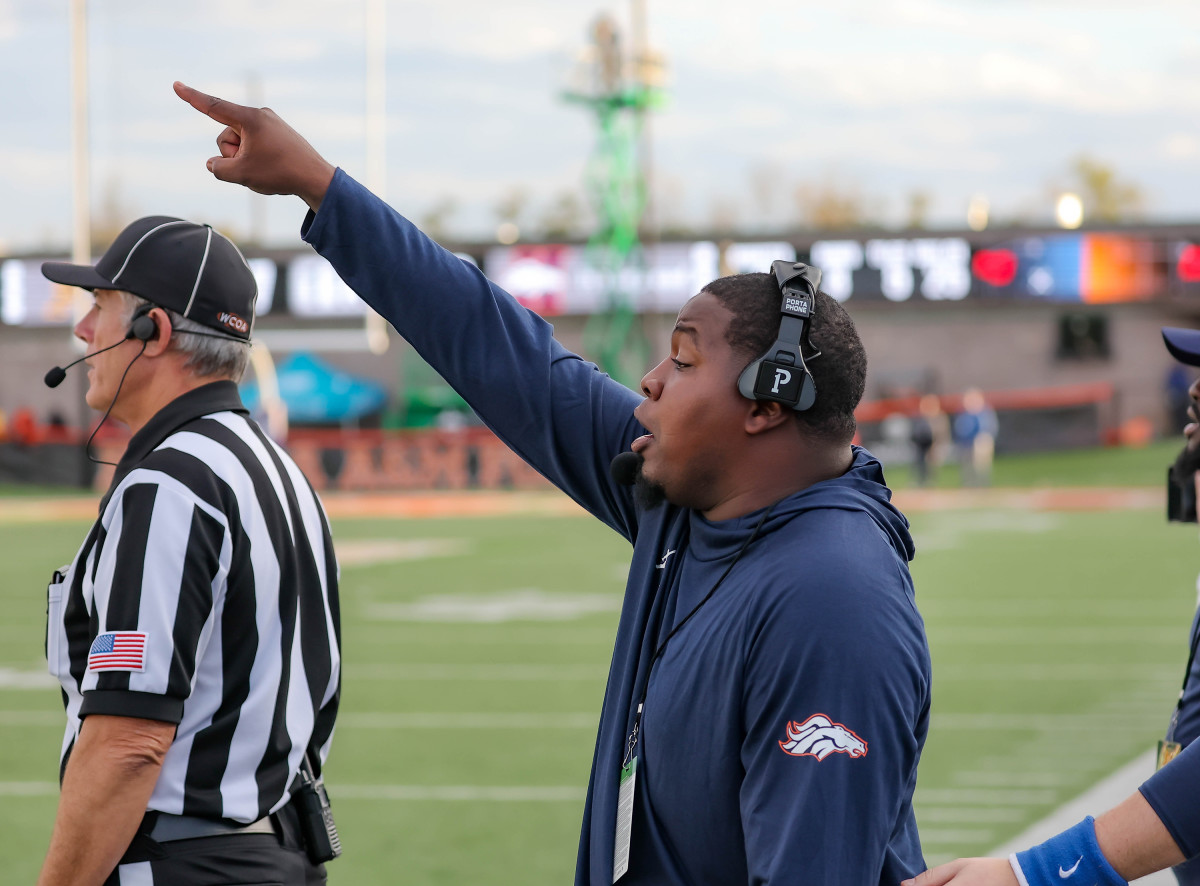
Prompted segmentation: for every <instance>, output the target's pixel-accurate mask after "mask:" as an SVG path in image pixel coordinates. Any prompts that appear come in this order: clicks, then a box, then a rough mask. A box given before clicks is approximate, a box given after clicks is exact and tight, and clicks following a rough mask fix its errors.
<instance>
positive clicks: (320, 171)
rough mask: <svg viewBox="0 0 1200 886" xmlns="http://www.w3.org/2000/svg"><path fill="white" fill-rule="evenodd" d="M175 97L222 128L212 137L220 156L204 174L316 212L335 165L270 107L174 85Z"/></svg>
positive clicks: (177, 83)
mask: <svg viewBox="0 0 1200 886" xmlns="http://www.w3.org/2000/svg"><path fill="white" fill-rule="evenodd" d="M174 89H175V94H176V95H178V96H179V97H180V98H181V99H183V100H184V101H185V102H187V103H188V104H189V105H191V106H192V107H193V108H195V109H196V110H197V111H199V112H200V113H202V114H205V115H206V116H208V117H210V118H212V119H213V120H215V121H217V122H218V123H222V124H224V126H225V128H224V129H223V130H222V131H221V134H220V135H218V136H217V150H218V151H220V156H218V157H210V158H209V159H208V163H207V166H208V171H209V172H211V173H212V174H213V176H214V177H216V178H217V179H219V180H221V181H227V182H232V183H234V184H238V185H243V186H245V187H247V188H249V189H250V190H252V191H254V192H256V193H259V194H295V195H296V196H298V197H300V198H301V199H302V200H303V201H304V202H305V203H307V204H308V205H309V207H310V208H311V209H312V210H313V212H316V211H317V209H318V208H319V207H320V205H321V201H322V200H323V199H324V197H325V192H326V190H328V188H329V183H330V182H331V181H332V180H333V174H334V171H335V169H334V167H333V165H331V164H330V163H329V162H328V161H326V160H325V158H324V157H322V156H321V155H320V154H319V153H317V151H316V149H315V148H313V146H312V145H310V144H309V143H308V142H307V141H306V140H305V139H304V137H303V136H302V135H300V133H298V132H297V131H296V130H294V129H293V128H292V127H291V126H289V125H288V124H287V123H286V122H285V121H284V120H283V119H281V118H280V117H279V115H278V114H276V113H275V112H274V111H272V110H271V109H270V108H250V107H246V106H245V105H239V104H235V103H234V102H231V101H226V100H225V99H221V98H217V97H216V96H213V95H208V94H206V93H203V92H200V90H198V89H193V88H192V87H190V86H185V85H184V84H183V83H180V82H178V81H176V82H175V84H174Z"/></svg>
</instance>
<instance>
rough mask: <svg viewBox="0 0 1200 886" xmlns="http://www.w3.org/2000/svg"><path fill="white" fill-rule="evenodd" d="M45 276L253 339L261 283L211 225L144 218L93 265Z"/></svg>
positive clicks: (51, 266) (50, 269)
mask: <svg viewBox="0 0 1200 886" xmlns="http://www.w3.org/2000/svg"><path fill="white" fill-rule="evenodd" d="M42 274H43V275H44V276H45V277H46V278H47V279H50V280H53V281H54V282H55V283H64V284H66V285H67V286H79V287H82V288H83V289H93V290H94V289H123V290H125V291H126V292H132V293H133V294H134V295H139V296H141V297H142V298H144V299H146V301H149V302H152V303H154V304H156V305H158V306H159V307H160V308H169V309H170V310H172V311H175V312H176V313H178V314H182V315H183V316H184V317H187V318H188V319H189V320H194V321H196V322H197V323H201V324H203V325H204V326H208V327H211V328H212V329H216V330H219V331H220V332H222V333H224V334H225V335H228V336H231V337H233V338H237V339H242V340H248V339H249V338H250V329H251V327H252V326H253V325H254V302H255V300H256V299H257V298H258V285H257V284H256V283H255V281H254V274H253V273H251V271H250V266H249V265H248V264H246V259H245V258H244V257H243V256H242V253H241V251H240V250H239V249H238V248H237V247H236V246H234V245H233V243H232V242H231V241H230V240H229V239H228V238H226V237H224V236H222V235H221V234H219V233H217V232H216V231H214V230H213V229H212V228H211V227H209V226H208V225H199V224H196V223H194V222H189V221H184V220H183V219H181V218H172V217H170V216H166V215H151V216H147V217H146V218H139V219H138V220H137V221H135V222H133V223H132V224H130V225H129V226H128V227H126V228H125V230H123V231H122V232H121V233H120V234H118V235H117V239H116V240H114V241H113V244H112V246H110V247H108V251H107V252H105V253H104V255H103V256H102V257H101V258H100V260H99V261H98V262H96V264H95V267H93V266H91V265H75V264H71V263H70V262H58V261H48V262H45V263H44V264H43V265H42Z"/></svg>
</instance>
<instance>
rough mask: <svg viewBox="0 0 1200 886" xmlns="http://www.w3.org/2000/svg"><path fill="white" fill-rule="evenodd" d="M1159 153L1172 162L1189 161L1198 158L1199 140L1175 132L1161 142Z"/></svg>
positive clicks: (1199, 155) (1192, 136)
mask: <svg viewBox="0 0 1200 886" xmlns="http://www.w3.org/2000/svg"><path fill="white" fill-rule="evenodd" d="M1159 152H1160V153H1161V154H1162V155H1163V156H1165V157H1169V158H1170V159H1172V160H1191V159H1193V158H1196V157H1200V139H1198V138H1197V137H1196V136H1194V135H1189V134H1187V133H1184V132H1176V133H1172V134H1171V135H1168V136H1167V137H1166V138H1164V139H1163V140H1162V143H1161V146H1160V147H1159Z"/></svg>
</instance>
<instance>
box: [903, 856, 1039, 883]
mask: <svg viewBox="0 0 1200 886" xmlns="http://www.w3.org/2000/svg"><path fill="white" fill-rule="evenodd" d="M946 884H950V886H1018V884H1017V875H1016V874H1014V873H1013V870H1012V865H1010V864H1009V863H1008V859H1005V858H960V859H958V860H957V861H950V862H947V863H946V864H942V865H938V866H937V867H936V868H930V869H929V870H927V871H926V872H925V873H923V874H921V875H919V876H917V877H914V878H913V879H911V880H904V881H903V882H902V883H901V884H900V886H946Z"/></svg>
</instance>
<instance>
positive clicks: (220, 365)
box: [118, 290, 250, 382]
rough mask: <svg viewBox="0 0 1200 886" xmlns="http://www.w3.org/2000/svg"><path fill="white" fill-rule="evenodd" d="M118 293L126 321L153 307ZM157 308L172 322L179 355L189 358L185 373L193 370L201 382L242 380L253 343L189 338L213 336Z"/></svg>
mask: <svg viewBox="0 0 1200 886" xmlns="http://www.w3.org/2000/svg"><path fill="white" fill-rule="evenodd" d="M118 291H119V292H120V293H121V299H122V300H123V301H124V303H125V307H126V308H127V313H126V317H127V319H132V317H133V314H134V312H135V311H137V309H138V308H139V307H141V306H142V305H153V304H154V303H153V302H151V301H148V300H147V299H144V298H142V297H141V296H140V295H134V294H133V293H132V292H126V291H125V290H118ZM154 307H156V308H162V310H164V311H166V313H167V316H168V317H170V318H171V345H172V347H174V348H175V350H177V351H179V352H180V353H183V354H187V360H186V361H184V364H183V368H184V369H190V370H192V372H194V373H195V374H196V375H199V376H201V377H202V378H208V377H210V376H216V377H219V378H228V379H231V380H233V381H235V382H236V381H241V380H242V376H243V375H245V374H246V367H247V366H248V365H249V363H250V342H248V341H246V342H243V341H236V340H234V339H232V338H214V337H213V336H212V335H211V334H209V335H188V333H189V332H204V333H211V332H212V330H210V329H208V328H207V327H206V326H204V325H203V324H200V323H197V322H196V321H195V320H189V319H188V318H187V317H184V316H183V315H182V314H179V313H176V312H175V311H172V310H171V309H170V308H163V307H162V305H154Z"/></svg>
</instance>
